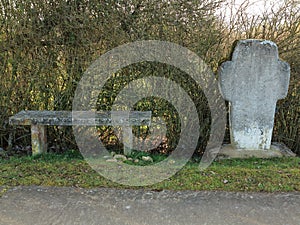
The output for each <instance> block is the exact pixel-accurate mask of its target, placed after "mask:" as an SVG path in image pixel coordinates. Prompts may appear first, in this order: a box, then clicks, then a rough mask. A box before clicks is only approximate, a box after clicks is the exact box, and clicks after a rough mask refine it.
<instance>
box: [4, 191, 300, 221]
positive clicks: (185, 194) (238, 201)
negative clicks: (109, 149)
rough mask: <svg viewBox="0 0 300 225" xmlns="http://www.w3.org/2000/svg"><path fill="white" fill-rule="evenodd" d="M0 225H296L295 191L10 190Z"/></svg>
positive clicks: (299, 197)
mask: <svg viewBox="0 0 300 225" xmlns="http://www.w3.org/2000/svg"><path fill="white" fill-rule="evenodd" d="M0 224H1V225H20V224H22V225H27V224H28V225H33V224H34V225H44V224H45V225H46V224H47V225H48V224H49V225H50V224H51V225H68V224H70V225H71V224H72V225H76V224H82V225H92V224H97V225H98V224H99V225H123V224H124V225H146V224H147V225H148V224H149V225H150V224H151V225H152V224H153V225H154V224H155V225H167V224H170V225H171V224H172V225H176V224H178V225H189V224H193V225H197V224H199V225H200V224H201V225H218V224H220V225H227V224H228V225H239V224H243V225H244V224H251V225H257V224H261V225H266V224H270V225H277V224H278V225H299V224H300V193H277V194H267V193H229V192H194V191H180V192H177V191H176V192H175V191H161V192H155V191H148V190H116V189H101V188H99V189H81V188H67V187H62V188H58V187H36V186H33V187H16V188H12V189H9V190H8V191H7V192H6V193H5V194H4V195H3V196H2V197H1V198H0Z"/></svg>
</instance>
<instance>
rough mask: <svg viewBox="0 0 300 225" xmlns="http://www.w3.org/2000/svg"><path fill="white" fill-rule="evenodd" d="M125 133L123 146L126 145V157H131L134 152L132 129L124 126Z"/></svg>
mask: <svg viewBox="0 0 300 225" xmlns="http://www.w3.org/2000/svg"><path fill="white" fill-rule="evenodd" d="M122 133H123V145H124V150H123V151H124V155H130V154H131V152H132V146H133V145H132V140H133V135H132V127H131V126H130V127H129V126H123V127H122Z"/></svg>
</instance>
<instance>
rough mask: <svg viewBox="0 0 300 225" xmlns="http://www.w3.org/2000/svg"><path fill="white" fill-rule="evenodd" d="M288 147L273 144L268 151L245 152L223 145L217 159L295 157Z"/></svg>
mask: <svg viewBox="0 0 300 225" xmlns="http://www.w3.org/2000/svg"><path fill="white" fill-rule="evenodd" d="M295 156H296V154H295V153H293V152H292V151H291V150H290V149H289V148H288V147H286V146H285V145H284V144H282V143H277V142H274V143H272V145H271V148H270V149H268V150H261V149H260V150H246V149H236V148H234V147H233V146H232V145H230V144H228V145H223V146H222V148H221V150H220V152H219V153H218V155H217V159H236V158H240V159H246V158H252V157H255V158H274V157H295Z"/></svg>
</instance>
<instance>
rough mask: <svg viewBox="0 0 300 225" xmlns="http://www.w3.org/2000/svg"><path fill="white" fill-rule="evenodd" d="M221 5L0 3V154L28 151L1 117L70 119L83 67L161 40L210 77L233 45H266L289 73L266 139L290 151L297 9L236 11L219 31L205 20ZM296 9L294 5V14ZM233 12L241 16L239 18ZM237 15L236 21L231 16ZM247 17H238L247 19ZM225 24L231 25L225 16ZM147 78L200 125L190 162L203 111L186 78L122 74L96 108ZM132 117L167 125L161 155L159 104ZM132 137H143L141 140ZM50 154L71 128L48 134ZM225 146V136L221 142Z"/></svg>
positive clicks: (148, 104)
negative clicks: (36, 114)
mask: <svg viewBox="0 0 300 225" xmlns="http://www.w3.org/2000/svg"><path fill="white" fill-rule="evenodd" d="M221 3H222V1H213V0H204V1H196V0H191V1H186V0H180V1H178V0H170V1H158V0H154V1H142V0H129V1H128V0H120V1H107V0H101V1H99V0H59V1H54V0H50V1H40V0H33V1H27V0H20V1H16V2H15V3H14V4H10V2H9V1H6V0H1V1H0V5H1V8H2V9H3V10H1V12H0V73H1V77H2V79H1V80H0V86H1V89H0V108H1V110H0V124H1V126H0V147H4V148H7V149H11V148H14V149H16V146H28V145H30V134H29V128H28V127H25V128H24V127H12V126H9V125H8V118H9V116H11V115H14V114H15V113H17V112H19V111H21V110H25V109H28V110H29V109H30V110H71V109H72V100H73V96H74V92H75V89H76V86H77V83H78V82H79V80H80V79H81V77H82V75H83V73H84V71H85V70H86V69H87V68H88V66H89V65H90V64H91V63H92V62H93V61H94V60H95V59H97V58H98V57H99V56H100V55H102V54H103V53H105V52H107V51H109V50H111V49H112V48H114V47H117V46H119V45H121V44H124V43H128V42H132V41H136V40H164V41H170V42H174V43H177V44H180V45H182V46H185V47H187V48H189V49H190V50H192V51H194V52H195V53H197V54H198V55H199V56H200V57H201V58H202V59H204V61H205V62H207V63H208V64H209V65H210V66H211V68H212V69H213V71H216V70H217V68H218V65H219V64H220V62H222V61H224V59H226V58H227V59H228V57H229V55H230V49H231V45H232V43H233V42H234V40H236V39H241V38H263V39H270V40H272V41H275V42H276V43H277V44H278V46H279V50H280V56H281V57H282V58H283V59H284V60H286V61H287V62H288V63H289V64H290V65H291V67H292V71H291V72H292V78H291V84H290V89H289V95H288V97H287V98H286V99H285V100H283V101H280V102H279V104H278V112H277V114H276V121H275V128H274V136H273V137H274V140H275V141H282V142H284V143H286V144H287V145H288V147H290V148H291V149H292V150H293V151H294V152H296V153H299V152H300V140H299V137H300V135H299V132H300V118H299V115H300V105H299V102H300V93H299V90H300V87H299V86H300V82H299V79H300V77H299V74H300V64H299V62H300V59H299V55H300V54H299V46H300V43H299V40H300V37H299V35H300V30H299V21H300V20H299V10H298V11H297V9H299V7H297V6H298V5H297V3H296V2H295V1H293V0H289V1H284V4H283V5H282V6H281V7H280V9H277V10H275V9H274V10H273V12H272V13H271V14H264V15H262V16H259V17H257V18H256V17H254V18H251V17H250V16H248V15H247V14H245V13H241V12H238V14H237V15H236V17H234V18H235V20H233V21H232V22H231V23H230V24H227V23H226V21H225V20H224V19H220V18H218V17H216V16H215V14H214V13H215V12H216V11H217V9H218V8H219V6H220V4H221ZM295 4H296V5H295ZM241 10H242V9H241ZM241 15H242V16H241ZM247 16H248V17H247ZM232 18H233V17H232ZM150 75H156V76H163V77H167V78H170V79H172V80H174V81H175V82H177V83H178V84H180V86H182V87H183V88H184V89H185V90H186V92H187V93H188V94H189V95H190V97H191V98H192V100H193V101H194V103H195V105H196V108H197V111H198V116H199V120H200V124H201V131H200V137H199V142H198V151H197V152H198V154H200V153H202V151H203V149H205V146H206V143H207V141H208V138H209V131H210V130H209V129H210V122H211V118H210V110H209V107H208V105H207V101H206V98H205V96H204V95H203V93H202V91H201V88H200V87H198V86H197V85H196V84H195V82H193V80H191V79H190V78H188V76H187V74H184V73H183V72H182V71H180V70H178V69H176V68H173V67H171V66H168V65H164V64H160V63H139V64H135V65H131V66H128V67H126V68H123V69H122V70H121V71H119V72H118V73H116V74H114V75H112V78H111V79H110V80H109V81H108V82H107V83H106V85H105V87H104V89H103V90H102V92H101V93H100V95H99V100H98V102H97V107H98V108H99V109H103V110H109V109H110V108H111V106H112V103H113V101H114V99H115V97H116V96H117V94H118V92H119V91H120V90H121V89H122V88H123V87H124V86H125V85H126V84H128V83H129V82H130V81H132V80H134V79H137V78H142V77H146V76H150ZM136 109H139V110H152V111H153V112H154V115H160V116H161V115H162V116H163V117H164V119H165V120H166V122H167V128H168V130H167V139H166V140H165V143H164V145H163V146H164V147H163V148H158V149H157V151H159V152H164V153H169V152H170V151H172V150H173V149H174V147H175V146H176V142H177V141H178V135H179V128H180V125H179V124H178V115H177V114H176V111H175V109H174V108H173V107H172V106H171V105H170V104H168V102H166V101H163V100H161V99H144V100H142V101H140V102H139V103H137V104H136ZM99 130H100V131H101V139H102V140H103V141H104V142H105V143H106V144H107V145H116V146H118V145H119V143H118V142H117V141H115V140H116V138H112V137H111V136H112V135H113V136H114V135H115V134H114V132H113V130H112V129H111V128H110V127H101V128H99ZM141 133H142V134H141V135H146V133H147V132H146V131H142V132H141ZM48 140H49V147H51V149H53V151H55V152H58V151H65V150H66V149H70V148H76V143H75V141H74V137H73V135H72V132H71V128H66V127H63V128H58V127H51V128H50V129H49V138H48ZM225 140H228V136H227V137H226V138H225Z"/></svg>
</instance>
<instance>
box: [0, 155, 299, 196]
mask: <svg viewBox="0 0 300 225" xmlns="http://www.w3.org/2000/svg"><path fill="white" fill-rule="evenodd" d="M153 158H154V159H155V158H159V157H153ZM159 160H161V158H159ZM198 165H199V164H198V162H197V160H193V161H190V162H189V163H187V164H186V166H185V167H184V168H183V169H182V170H180V171H179V172H178V173H177V174H175V175H174V176H173V177H171V178H169V179H167V180H165V181H163V182H160V183H158V184H155V185H152V186H148V187H144V188H147V189H153V190H163V189H168V190H208V191H215V190H222V191H255V192H289V191H300V158H298V157H297V158H281V159H255V158H252V159H247V160H223V161H216V162H214V163H213V164H212V165H211V166H210V167H209V168H207V169H206V170H205V171H199V169H198ZM0 173H1V176H0V186H5V187H10V186H18V185H25V186H26V185H43V186H73V187H84V188H94V187H114V188H132V187H127V186H123V185H120V184H117V183H113V182H111V181H109V180H107V179H105V178H103V177H102V176H100V175H99V174H98V173H96V172H95V171H94V170H93V169H92V168H91V167H90V166H89V165H88V164H87V162H86V161H85V160H84V159H83V158H82V156H81V155H80V154H79V153H77V152H76V151H69V152H67V153H65V154H63V155H57V154H46V155H41V156H39V157H11V158H9V159H1V160H0ZM135 188H138V187H135Z"/></svg>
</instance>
